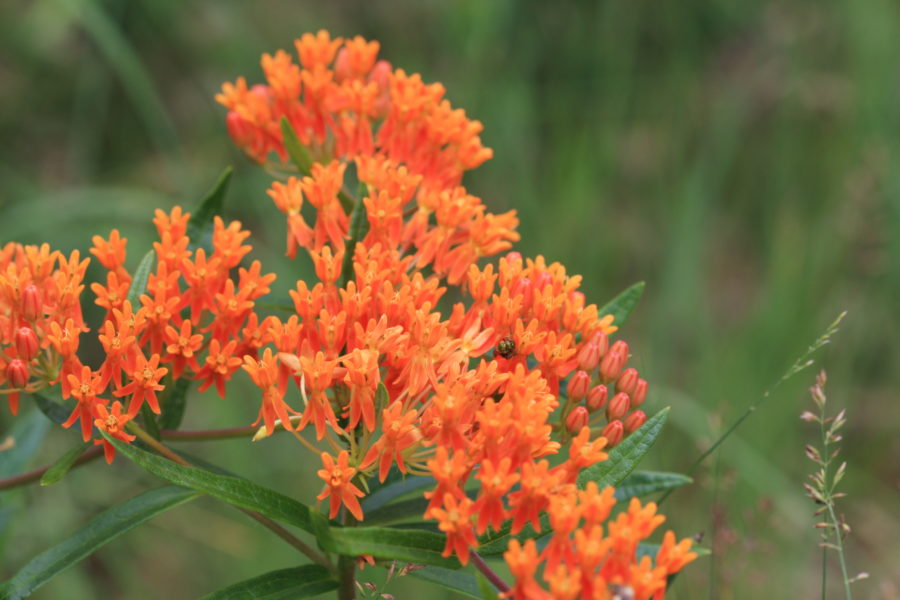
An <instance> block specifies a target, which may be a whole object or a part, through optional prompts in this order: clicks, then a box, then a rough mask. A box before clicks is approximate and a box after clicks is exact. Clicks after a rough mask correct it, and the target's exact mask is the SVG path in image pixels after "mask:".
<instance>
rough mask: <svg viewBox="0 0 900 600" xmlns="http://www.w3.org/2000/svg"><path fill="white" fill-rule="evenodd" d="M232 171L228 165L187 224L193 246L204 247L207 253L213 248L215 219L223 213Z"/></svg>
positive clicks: (191, 245)
mask: <svg viewBox="0 0 900 600" xmlns="http://www.w3.org/2000/svg"><path fill="white" fill-rule="evenodd" d="M232 172H233V169H232V168H231V167H226V168H225V170H224V171H222V174H221V175H219V178H218V179H217V180H216V183H215V185H213V187H212V189H211V190H210V191H209V193H208V194H206V197H205V198H203V200H201V201H200V206H198V207H197V209H196V210H195V211H193V212H192V213H191V218H190V220H189V221H188V224H187V235H188V237H189V238H191V243H190V247H191V248H203V249H204V250H206V253H207V254H209V252H210V251H211V250H212V232H213V220H214V218H215V217H216V216H218V215H221V214H222V206H223V205H224V203H225V192H227V191H228V183H229V182H230V181H231V174H232Z"/></svg>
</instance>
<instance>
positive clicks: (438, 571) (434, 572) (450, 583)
mask: <svg viewBox="0 0 900 600" xmlns="http://www.w3.org/2000/svg"><path fill="white" fill-rule="evenodd" d="M409 574H410V575H412V576H413V577H416V578H417V579H423V580H425V581H428V582H431V583H435V584H437V585H439V586H441V587H444V588H447V589H448V590H453V591H454V592H457V593H459V594H462V595H464V596H469V597H470V598H477V599H478V600H481V597H482V596H481V590H480V588H479V587H478V580H476V579H475V576H474V575H472V574H471V573H467V572H465V571H463V570H461V569H445V568H444V567H434V566H422V567H420V566H418V565H417V566H416V567H414V568H413V569H411V570H410V571H409Z"/></svg>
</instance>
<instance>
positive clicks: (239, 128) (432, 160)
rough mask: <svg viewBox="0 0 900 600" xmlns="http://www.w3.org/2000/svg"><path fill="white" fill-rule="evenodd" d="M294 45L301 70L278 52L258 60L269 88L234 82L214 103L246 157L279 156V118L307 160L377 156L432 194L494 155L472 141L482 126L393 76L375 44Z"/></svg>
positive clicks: (434, 94) (433, 90) (430, 91)
mask: <svg viewBox="0 0 900 600" xmlns="http://www.w3.org/2000/svg"><path fill="white" fill-rule="evenodd" d="M295 46H296V50H297V56H298V57H299V59H300V64H299V65H298V64H296V63H294V62H293V60H292V59H291V56H290V54H288V53H287V52H285V51H284V50H279V51H278V52H276V53H275V55H274V56H271V55H269V54H264V55H263V58H262V68H263V71H264V72H265V76H266V80H267V84H266V85H254V86H251V87H248V86H247V82H246V80H245V79H244V78H243V77H241V78H239V79H238V80H237V81H236V82H235V83H234V84H230V83H229V84H225V85H224V86H223V87H222V93H221V94H219V95H218V96H216V100H218V101H219V102H220V103H222V104H223V105H224V106H225V107H227V108H228V110H229V113H228V118H227V125H228V131H229V133H230V134H231V137H232V138H233V139H234V141H235V143H236V144H237V145H238V146H240V147H241V148H244V150H245V151H246V152H247V154H248V155H250V156H251V157H252V158H253V159H255V160H257V161H259V162H264V161H265V160H266V158H267V157H268V156H269V154H270V153H272V152H275V153H276V154H278V156H279V157H280V158H281V159H282V160H285V159H286V157H287V153H286V150H285V147H284V142H283V139H282V132H281V125H280V123H281V120H282V119H283V118H285V119H287V120H288V121H289V122H290V124H291V125H292V126H293V128H294V130H295V131H296V132H297V135H298V136H299V138H300V141H301V142H302V143H303V144H304V145H305V146H307V147H309V149H310V151H311V153H312V154H313V156H335V157H339V158H343V159H349V158H353V157H356V156H371V155H373V154H380V155H383V156H385V157H387V158H389V159H390V160H392V161H394V162H396V163H403V164H405V165H407V168H409V170H410V171H412V172H414V173H418V174H420V175H422V176H423V177H424V178H425V180H426V182H428V184H427V185H428V187H432V186H433V187H435V188H437V189H448V188H452V187H453V186H455V185H457V184H459V182H460V180H461V179H462V174H463V172H464V171H466V170H469V169H474V168H475V167H477V166H478V165H480V164H482V163H483V162H484V161H486V160H488V159H490V158H491V157H492V156H493V152H492V151H491V150H490V149H489V148H485V147H484V146H483V145H482V144H481V139H480V138H479V137H478V134H480V133H481V131H482V129H483V127H482V125H481V123H479V122H478V121H472V120H469V119H467V118H466V115H465V112H464V111H462V110H460V109H454V108H453V107H452V106H451V105H450V103H449V102H448V101H447V100H445V99H444V91H445V90H444V86H442V85H441V84H439V83H432V84H425V83H423V81H422V78H421V77H420V76H419V75H417V74H414V75H407V74H406V73H405V72H404V71H402V70H399V69H398V70H392V69H391V66H390V64H389V63H388V62H387V61H384V60H378V50H379V48H380V45H379V43H378V42H367V41H366V40H364V39H362V38H361V37H356V38H354V39H352V40H346V41H343V40H342V39H341V38H337V39H334V40H333V39H331V37H330V36H329V34H328V32H326V31H320V32H319V33H318V34H317V35H313V34H310V33H307V34H304V35H303V36H302V37H301V38H300V39H299V40H297V41H296V42H295ZM332 63H333V64H332ZM376 123H380V126H379V127H378V131H377V132H375V131H374V129H375V124H376ZM320 162H324V161H320ZM432 184H433V185H432Z"/></svg>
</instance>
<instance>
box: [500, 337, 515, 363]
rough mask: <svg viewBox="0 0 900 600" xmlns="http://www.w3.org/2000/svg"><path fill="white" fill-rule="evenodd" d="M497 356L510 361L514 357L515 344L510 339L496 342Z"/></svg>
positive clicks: (506, 338)
mask: <svg viewBox="0 0 900 600" xmlns="http://www.w3.org/2000/svg"><path fill="white" fill-rule="evenodd" d="M497 354H499V355H500V356H502V357H503V358H506V359H510V358H512V357H513V356H515V355H516V342H515V340H514V339H512V338H511V337H508V336H507V337H505V338H503V339H502V340H500V341H499V342H497Z"/></svg>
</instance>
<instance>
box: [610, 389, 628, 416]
mask: <svg viewBox="0 0 900 600" xmlns="http://www.w3.org/2000/svg"><path fill="white" fill-rule="evenodd" d="M630 404H631V398H629V397H628V394H626V393H625V392H619V393H618V394H616V395H615V396H613V397H612V400H610V401H609V406H607V407H606V418H607V419H609V420H610V421H612V420H614V419H621V418H622V417H624V416H625V415H626V414H628V409H629V408H630Z"/></svg>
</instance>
